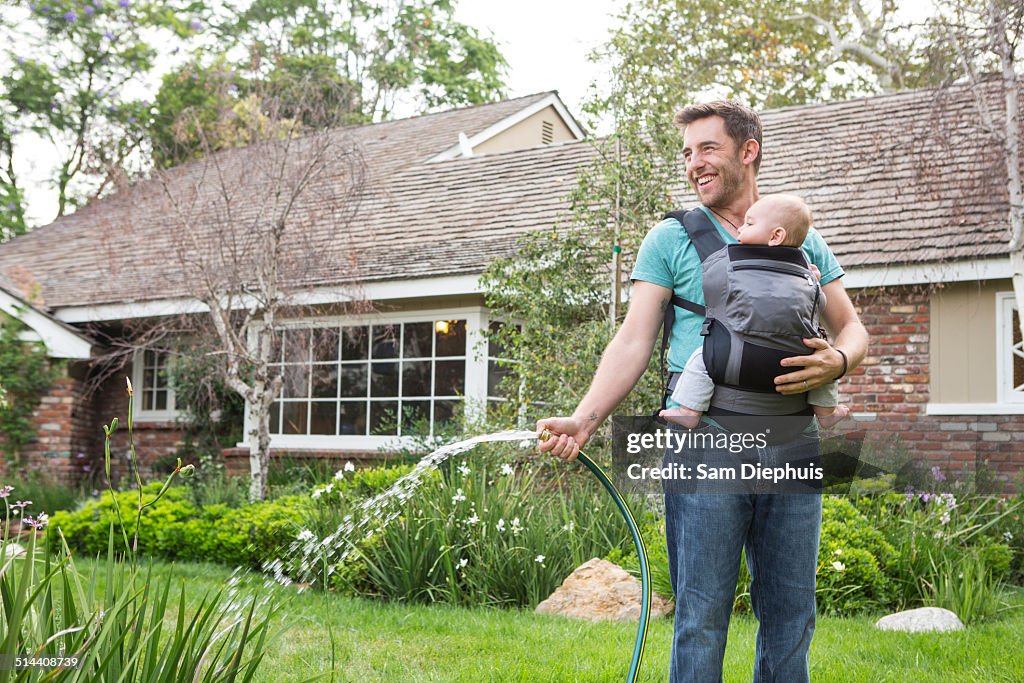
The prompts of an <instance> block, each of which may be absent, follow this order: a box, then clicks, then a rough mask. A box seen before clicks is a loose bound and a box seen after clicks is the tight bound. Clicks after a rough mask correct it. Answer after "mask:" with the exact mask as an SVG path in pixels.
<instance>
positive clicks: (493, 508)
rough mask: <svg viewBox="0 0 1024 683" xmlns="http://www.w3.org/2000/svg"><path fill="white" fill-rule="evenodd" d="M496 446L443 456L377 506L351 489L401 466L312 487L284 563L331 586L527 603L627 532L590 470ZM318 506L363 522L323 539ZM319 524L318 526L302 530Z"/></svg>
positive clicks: (380, 480) (429, 598) (398, 595)
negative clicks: (504, 456) (524, 461)
mask: <svg viewBox="0 0 1024 683" xmlns="http://www.w3.org/2000/svg"><path fill="white" fill-rule="evenodd" d="M495 452H497V451H496V449H491V450H490V455H489V454H488V449H486V448H483V449H481V452H480V453H479V456H480V457H474V459H473V461H472V463H469V462H467V461H465V460H460V461H458V462H456V461H454V460H453V461H449V462H448V463H446V464H445V465H443V466H442V467H441V469H440V470H439V471H435V472H432V473H428V474H427V475H426V476H425V477H424V478H423V480H422V482H421V484H420V486H419V487H418V488H417V489H416V491H415V493H414V494H413V495H411V496H409V497H408V498H406V499H405V500H399V499H397V498H396V499H395V500H393V501H392V503H393V507H391V509H390V512H386V513H385V512H382V511H381V510H380V509H378V508H374V511H373V512H370V513H365V512H361V509H362V506H363V503H364V502H365V501H366V500H367V499H366V498H358V497H355V496H354V495H353V492H354V491H359V490H366V489H365V488H364V486H369V485H370V483H371V482H372V483H373V486H370V490H378V487H380V486H384V485H385V483H386V482H391V481H394V480H396V479H397V476H398V474H399V472H402V471H403V470H402V469H397V468H380V469H379V470H377V471H373V470H367V471H364V472H362V473H356V474H353V475H351V476H345V477H344V481H345V483H339V482H337V481H336V482H332V485H331V488H330V490H327V489H326V487H323V488H321V489H318V491H319V492H320V498H319V500H320V504H319V505H318V506H317V507H314V508H312V509H311V511H312V514H313V518H312V519H311V520H310V521H309V525H308V526H307V528H306V529H304V530H303V532H302V533H303V541H302V548H301V549H300V551H299V552H297V553H295V556H302V557H304V560H303V561H302V562H300V563H298V565H299V566H296V565H293V569H294V570H298V571H300V572H301V573H302V574H303V575H304V576H305V577H306V578H307V580H314V579H315V580H323V579H324V577H325V576H326V575H328V574H329V575H330V579H329V581H330V583H331V584H332V585H333V586H334V587H335V588H336V589H338V590H342V591H345V592H349V593H356V594H362V595H372V596H378V597H382V598H385V599H389V600H402V601H420V602H437V601H441V602H448V603H452V604H460V605H469V604H485V605H503V606H530V605H535V604H537V603H538V602H539V601H540V600H543V599H544V598H546V597H547V596H548V595H549V594H550V593H551V591H553V590H554V588H555V587H556V586H558V584H560V583H561V581H562V580H563V579H564V578H565V577H566V576H567V575H568V574H569V573H570V572H572V570H573V569H575V568H576V566H578V565H579V564H581V563H582V562H584V561H586V560H588V559H590V558H592V557H595V556H597V557H600V556H603V555H605V554H606V553H607V552H608V551H609V549H610V548H612V547H617V546H620V545H622V544H623V543H624V542H625V541H626V540H628V534H627V532H626V529H625V527H624V525H622V522H621V520H620V519H619V518H618V513H617V510H616V509H615V508H614V505H613V504H612V503H611V501H610V499H607V496H605V495H604V493H603V491H601V490H600V489H599V488H598V485H597V482H596V481H590V478H589V477H587V478H579V477H577V476H575V474H574V473H571V472H568V471H566V470H564V469H562V470H561V471H560V472H559V474H560V475H562V476H560V477H559V476H552V477H548V476H547V475H548V474H550V472H549V469H550V468H551V467H553V466H554V463H552V464H551V466H550V467H549V466H548V465H547V463H545V462H543V461H541V462H540V464H539V465H536V466H534V467H531V468H526V467H518V468H515V467H513V466H512V465H511V464H510V463H508V462H504V463H501V464H499V463H498V462H497V461H495V460H494V458H493V457H491V456H493V455H494V453H495ZM476 455H478V454H477V453H474V456H476ZM339 481H340V480H339ZM606 499H607V500H606ZM317 515H320V517H317ZM324 515H327V519H329V520H331V521H334V520H337V519H342V520H344V519H345V518H346V517H348V516H349V515H354V517H352V518H351V519H350V526H355V527H357V528H360V529H361V531H360V532H359V533H354V534H348V535H342V534H338V533H337V529H331V530H330V532H329V533H332V534H333V535H332V536H331V538H332V540H334V538H336V537H337V541H336V542H337V543H342V544H344V545H343V546H341V548H338V549H336V548H335V547H334V545H333V544H330V545H329V547H327V548H325V547H324V546H323V544H322V542H321V534H322V533H323V531H326V530H327V529H326V528H324V527H329V524H323V523H322V520H323V516H324ZM392 516H393V519H390V522H388V523H386V524H385V523H383V522H382V521H381V520H382V518H383V519H387V518H389V517H392ZM318 524H319V526H320V528H321V532H320V533H317V534H314V533H312V527H314V526H317V525H318Z"/></svg>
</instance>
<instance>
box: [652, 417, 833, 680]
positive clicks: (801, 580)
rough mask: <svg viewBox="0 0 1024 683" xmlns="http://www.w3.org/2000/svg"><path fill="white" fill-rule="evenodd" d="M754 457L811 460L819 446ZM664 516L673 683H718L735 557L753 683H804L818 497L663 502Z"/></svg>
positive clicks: (781, 448) (809, 443)
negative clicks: (743, 564)
mask: <svg viewBox="0 0 1024 683" xmlns="http://www.w3.org/2000/svg"><path fill="white" fill-rule="evenodd" d="M755 451H756V456H757V458H758V459H759V460H760V462H761V463H762V464H764V465H772V464H773V463H774V462H776V461H777V458H780V457H781V456H782V454H783V453H785V454H786V456H787V457H790V458H791V457H793V456H794V455H799V456H804V455H806V456H813V455H816V454H817V452H818V440H817V438H816V435H815V437H814V438H812V437H809V436H799V437H797V438H796V439H794V440H792V441H790V442H788V443H784V444H780V445H775V446H771V445H770V446H768V447H767V448H763V449H761V448H757V449H755ZM753 455H754V453H748V454H747V457H751V456H753ZM665 516H666V524H665V532H666V537H667V540H668V557H669V571H670V572H671V576H672V587H673V589H674V591H675V595H676V613H675V631H674V635H673V639H672V663H671V668H670V680H671V681H672V683H697V682H704V681H721V680H722V659H723V657H724V656H725V641H726V637H727V635H728V632H729V617H730V615H731V614H732V605H733V596H734V592H735V588H736V582H737V579H738V575H739V561H740V552H741V550H743V551H745V552H746V557H747V566H748V567H749V569H750V575H751V584H750V600H751V605H752V607H753V610H754V615H755V616H756V617H757V620H758V630H757V652H756V661H755V663H754V683H802V682H805V681H808V679H809V674H808V650H809V649H810V646H811V637H812V635H813V634H814V621H815V603H814V591H815V573H816V569H817V562H818V541H819V535H820V532H821V495H820V494H817V493H790V494H777V493H759V492H751V493H703V492H702V493H667V494H666V495H665Z"/></svg>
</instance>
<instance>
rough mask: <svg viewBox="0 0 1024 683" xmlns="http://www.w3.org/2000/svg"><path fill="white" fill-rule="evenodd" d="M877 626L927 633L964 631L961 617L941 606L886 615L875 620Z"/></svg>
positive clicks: (890, 629) (891, 629) (886, 629)
mask: <svg viewBox="0 0 1024 683" xmlns="http://www.w3.org/2000/svg"><path fill="white" fill-rule="evenodd" d="M875 628H880V629H882V630H883V631H907V632H909V633H926V632H930V631H962V630H963V628H964V625H963V623H962V622H961V621H960V618H959V617H957V616H956V614H954V613H953V612H950V611H949V610H948V609H942V608H941V607H919V608H917V609H909V610H906V611H904V612H896V613H895V614H890V615H888V616H884V617H882V618H881V619H879V620H878V621H876V622H875Z"/></svg>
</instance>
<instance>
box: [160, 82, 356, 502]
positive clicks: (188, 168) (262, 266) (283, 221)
mask: <svg viewBox="0 0 1024 683" xmlns="http://www.w3.org/2000/svg"><path fill="white" fill-rule="evenodd" d="M322 91H323V88H322V86H320V87H317V88H310V89H309V97H306V98H295V99H293V100H292V101H291V102H290V103H289V105H288V109H287V112H288V113H287V115H285V113H284V108H283V107H282V106H281V105H280V103H279V102H278V101H276V100H275V99H274V98H273V97H272V96H264V95H263V94H262V93H260V92H258V91H256V92H253V93H251V94H249V95H248V97H246V98H245V99H244V100H241V101H239V103H238V104H236V105H235V106H234V107H232V108H231V109H230V110H227V111H224V112H222V113H221V116H219V117H218V120H217V122H216V124H214V125H213V126H209V125H207V126H205V127H204V126H203V125H201V123H200V122H199V119H198V118H196V119H195V120H193V121H192V122H191V124H192V125H190V126H189V127H188V128H189V130H190V131H191V135H193V136H195V135H196V134H197V131H198V137H199V140H200V142H201V144H202V148H203V152H204V154H203V155H202V156H201V157H200V159H198V160H197V161H195V162H192V163H190V164H187V165H185V166H182V167H177V168H172V169H168V170H166V171H163V172H160V173H158V174H157V175H156V180H157V182H158V183H159V187H160V190H161V194H162V208H163V213H164V216H165V218H166V221H167V229H168V230H169V231H170V233H171V234H172V236H173V243H174V248H173V257H174V258H176V259H177V261H178V266H179V268H178V270H179V273H180V277H181V279H182V281H181V283H182V284H183V289H185V290H186V291H187V292H188V293H189V295H190V296H191V297H193V298H194V300H196V301H198V302H201V305H202V308H203V309H205V313H203V314H201V315H195V314H193V315H186V316H183V317H182V318H180V319H179V320H177V321H176V322H175V323H174V324H170V325H167V324H164V325H159V326H158V327H161V328H163V329H164V330H166V329H168V328H173V329H174V330H175V334H181V331H182V330H185V329H187V330H188V334H189V335H191V336H192V337H193V338H201V339H204V340H205V342H206V349H207V351H206V352H207V353H208V354H210V355H212V356H213V357H215V358H216V361H217V363H216V367H217V368H218V374H219V379H220V380H221V381H222V382H223V383H224V384H225V385H226V386H227V387H229V388H230V390H231V391H233V392H234V393H236V394H237V395H239V396H241V397H242V398H243V399H244V400H245V404H246V425H247V431H246V434H245V441H246V443H247V445H248V447H249V454H250V457H249V460H250V473H251V486H250V497H251V498H252V499H254V500H262V499H264V498H265V496H266V492H267V471H268V466H269V456H270V434H271V432H270V415H271V407H272V404H273V402H274V401H275V399H276V398H278V396H279V395H280V391H281V387H282V383H283V381H284V378H283V375H282V372H281V366H280V365H279V364H277V365H276V364H275V362H276V363H280V361H281V358H280V353H281V351H280V339H281V336H282V335H281V331H282V329H283V327H285V326H287V323H288V322H289V321H294V320H295V319H298V318H302V317H306V316H308V315H310V314H313V313H316V311H315V310H312V309H311V307H310V306H309V305H307V304H306V303H304V301H306V300H307V299H308V297H304V296H303V295H304V294H305V293H306V292H307V291H308V290H309V288H310V286H311V284H312V283H314V282H317V281H323V280H324V277H325V274H327V275H329V276H330V279H332V280H333V281H337V282H346V283H350V284H349V290H348V292H347V294H348V300H349V302H350V303H349V306H355V307H365V303H360V302H362V301H363V297H362V294H361V290H360V289H359V284H358V283H359V282H360V281H361V278H360V277H359V273H358V272H356V268H357V264H356V263H355V262H354V261H353V260H352V259H350V258H347V257H346V256H344V255H343V254H344V249H343V247H344V241H345V240H344V236H345V234H346V233H347V231H348V229H349V226H350V225H351V224H352V222H353V221H354V220H355V218H356V216H357V214H358V210H359V202H360V197H361V196H362V195H363V186H364V182H365V175H366V174H365V166H364V162H363V158H362V153H361V150H360V146H359V145H358V144H357V142H356V141H355V140H354V139H353V138H352V137H351V136H350V135H349V134H348V132H347V131H346V130H344V129H341V128H321V129H318V130H307V129H305V128H304V127H303V125H302V121H303V120H316V121H327V120H329V112H326V111H319V110H318V108H319V107H320V104H319V103H320V102H322V101H323V100H322V99H321V96H322ZM296 102H301V103H302V104H301V108H303V111H297V109H296ZM306 109H308V111H306ZM185 115H186V116H188V115H190V113H189V112H186V113H185ZM307 115H308V118H307ZM225 138H227V139H234V140H236V143H237V144H244V146H239V147H236V148H234V149H227V150H224V151H220V152H213V150H214V149H217V148H220V149H222V150H223V148H224V147H225V146H226V145H225V144H224V142H225ZM193 141H194V138H193ZM334 310H335V311H336V310H337V307H336V308H335V309H334ZM164 336H166V335H164Z"/></svg>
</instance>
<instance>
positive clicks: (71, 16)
mask: <svg viewBox="0 0 1024 683" xmlns="http://www.w3.org/2000/svg"><path fill="white" fill-rule="evenodd" d="M77 20H78V15H77V14H76V13H74V12H65V13H64V21H77Z"/></svg>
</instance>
